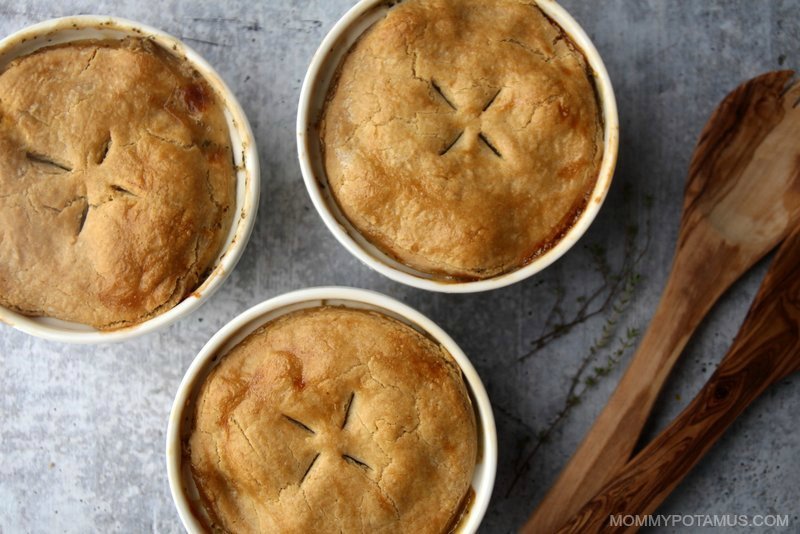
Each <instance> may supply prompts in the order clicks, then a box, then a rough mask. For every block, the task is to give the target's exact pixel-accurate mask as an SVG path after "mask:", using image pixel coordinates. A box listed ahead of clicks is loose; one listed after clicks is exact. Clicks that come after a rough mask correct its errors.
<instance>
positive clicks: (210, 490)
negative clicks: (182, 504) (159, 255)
mask: <svg viewBox="0 0 800 534" xmlns="http://www.w3.org/2000/svg"><path fill="white" fill-rule="evenodd" d="M194 407H195V409H196V411H195V413H194V416H193V417H192V418H191V423H190V424H189V425H188V429H187V435H188V437H187V438H186V439H185V442H184V446H185V449H184V461H185V462H188V463H190V465H191V472H192V476H193V479H194V482H195V484H196V486H197V487H198V489H199V492H200V496H201V498H202V502H203V506H202V510H199V513H198V515H199V516H202V517H204V519H203V521H204V522H205V523H206V526H207V527H208V528H209V529H210V530H214V531H230V532H234V531H235V532H365V533H366V532H370V533H371V532H418V533H426V532H432V533H440V532H443V531H444V530H446V528H447V527H448V525H449V523H450V522H451V520H453V518H457V516H458V514H459V512H460V508H459V505H460V504H461V502H462V499H463V498H464V497H465V496H466V495H468V492H469V491H470V489H471V488H470V482H471V479H472V473H473V470H474V468H475V463H476V454H477V434H476V423H475V416H474V412H473V409H472V404H471V401H470V399H469V396H468V393H467V391H466V387H465V385H464V382H463V379H462V376H461V372H460V370H459V368H458V367H457V364H456V363H455V362H454V360H453V359H452V357H451V356H450V355H449V354H448V353H447V352H446V351H445V350H444V349H443V348H442V347H441V346H440V345H438V344H437V343H435V342H434V341H432V340H431V339H429V338H428V337H426V336H424V335H422V334H421V333H419V332H417V331H416V330H414V329H412V328H411V327H409V326H407V325H405V324H403V323H400V322H399V321H397V320H395V319H391V318H389V317H387V316H385V315H383V314H379V313H375V312H367V311H357V310H353V309H348V308H336V307H319V308H313V309H308V310H302V311H297V312H293V313H290V314H288V315H285V316H282V317H280V318H278V319H277V320H275V321H273V322H271V323H268V324H267V325H265V326H263V327H261V328H260V329H259V330H257V331H255V332H254V333H253V334H251V335H250V336H248V337H247V338H246V339H245V340H244V341H242V342H241V343H240V344H238V345H237V346H236V347H234V348H233V349H232V350H231V351H230V352H229V353H228V354H227V355H225V356H224V357H223V358H222V360H221V362H220V363H219V365H218V366H217V367H215V368H214V370H213V371H212V372H211V374H210V375H209V376H208V377H207V378H206V380H205V381H204V382H203V384H202V386H201V387H200V391H199V394H198V396H197V399H196V401H195V403H194Z"/></svg>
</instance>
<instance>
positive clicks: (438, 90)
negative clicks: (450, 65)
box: [431, 80, 503, 159]
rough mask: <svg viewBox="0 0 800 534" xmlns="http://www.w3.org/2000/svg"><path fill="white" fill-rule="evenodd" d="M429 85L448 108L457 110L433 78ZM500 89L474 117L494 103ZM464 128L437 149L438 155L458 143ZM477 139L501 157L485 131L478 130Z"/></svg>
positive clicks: (448, 150) (443, 153) (445, 152)
mask: <svg viewBox="0 0 800 534" xmlns="http://www.w3.org/2000/svg"><path fill="white" fill-rule="evenodd" d="M431 87H432V88H433V90H434V92H436V94H438V95H439V96H440V97H441V99H442V100H443V101H444V103H445V104H447V105H448V106H449V107H450V109H452V110H453V111H456V112H457V111H459V108H458V106H456V104H455V103H454V99H452V98H449V97H448V96H447V95H446V94H445V92H444V91H443V90H442V88H441V87H440V86H439V84H438V83H436V82H435V81H434V80H431ZM500 91H502V89H498V90H497V92H496V93H494V95H492V97H491V98H490V99H489V100H488V101H487V102H486V103H485V104H484V105H483V107H482V108H481V111H480V113H479V114H478V116H477V117H476V118H480V116H481V115H482V114H483V112H485V111H486V110H487V109H489V108H490V107H491V105H492V104H494V101H495V100H497V96H498V95H499V94H500ZM465 130H466V128H465V127H462V128H461V130H460V131H459V132H458V133H457V134H456V135H455V136H454V137H453V138H452V139H451V140H450V141H449V142H448V143H447V144H446V145H445V146H444V147H443V148H442V149H441V150H440V151H439V155H440V156H444V155H445V154H447V153H448V152H450V150H451V149H452V148H453V147H454V146H455V145H456V143H458V141H459V140H460V139H461V138H462V137H463V136H464V131H465ZM478 140H479V141H481V142H482V143H483V144H484V145H486V147H487V148H488V149H489V150H491V151H492V153H493V154H494V155H495V156H497V157H498V158H501V159H502V158H503V155H502V154H501V153H500V151H499V150H498V149H497V147H496V146H495V145H494V143H492V142H491V141H490V140H489V137H488V136H487V135H486V133H485V132H483V131H482V130H481V131H479V132H478Z"/></svg>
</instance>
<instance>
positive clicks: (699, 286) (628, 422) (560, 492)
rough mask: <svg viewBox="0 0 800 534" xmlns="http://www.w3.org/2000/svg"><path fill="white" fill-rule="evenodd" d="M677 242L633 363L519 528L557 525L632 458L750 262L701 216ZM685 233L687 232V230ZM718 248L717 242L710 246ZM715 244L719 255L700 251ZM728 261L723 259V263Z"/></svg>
mask: <svg viewBox="0 0 800 534" xmlns="http://www.w3.org/2000/svg"><path fill="white" fill-rule="evenodd" d="M694 224H695V225H696V226H695V227H693V228H692V231H691V232H687V233H686V234H684V235H687V234H688V237H686V238H685V239H683V240H681V242H679V243H678V249H677V252H676V254H675V260H674V262H673V266H672V274H671V275H670V278H669V280H668V282H667V286H666V288H665V290H664V294H663V296H662V298H661V302H660V303H659V305H658V309H657V310H656V313H655V315H654V316H653V319H652V321H651V322H650V326H649V328H648V330H647V332H646V333H645V335H644V337H643V338H642V341H641V344H640V345H639V347H638V349H637V351H636V353H635V354H634V356H633V358H632V360H631V363H630V365H629V367H628V369H627V371H626V372H625V374H624V375H623V377H622V379H621V380H620V383H619V385H618V386H617V388H616V390H615V391H614V393H613V394H612V396H611V398H610V399H609V401H608V404H607V405H606V406H605V408H604V409H603V411H602V412H601V413H600V415H599V416H598V417H597V419H596V420H595V423H594V425H593V426H592V428H591V429H590V430H589V432H588V433H587V434H586V436H585V437H584V439H583V441H582V442H581V445H580V446H579V447H578V450H577V451H576V452H575V454H574V455H573V456H572V458H571V459H570V461H569V463H568V464H567V466H566V467H565V468H564V470H563V471H562V472H561V474H560V475H559V478H558V479H557V480H556V483H555V484H554V485H553V486H552V487H551V488H550V491H549V492H548V493H547V495H545V497H544V499H543V500H542V502H541V503H540V504H539V507H538V508H537V509H536V511H535V512H534V514H533V515H532V516H531V517H530V519H529V520H528V522H527V523H526V524H525V526H524V527H523V528H522V530H521V532H523V533H524V534H547V533H551V532H554V531H555V529H556V528H558V527H559V526H560V525H561V524H563V522H564V521H565V520H566V519H567V518H569V517H571V516H572V515H573V514H575V513H576V512H577V511H578V510H580V508H581V507H582V506H583V505H584V504H585V503H586V502H587V501H588V500H589V499H591V498H592V496H594V495H595V494H596V493H597V492H598V491H600V489H601V488H602V487H603V486H604V485H605V484H606V483H607V482H608V481H609V480H611V478H612V477H613V476H614V475H615V474H616V473H617V471H618V470H619V469H621V468H622V467H623V466H624V465H625V464H626V463H627V462H628V460H629V459H630V457H631V453H632V452H633V449H634V447H635V446H636V442H637V440H638V438H639V435H640V433H641V431H642V429H643V428H644V426H645V423H646V422H647V418H648V416H649V415H650V412H651V410H652V408H653V405H654V403H655V401H656V399H657V397H658V393H659V392H660V391H661V388H662V386H663V385H664V383H665V382H666V379H667V377H668V376H669V373H670V371H671V370H672V367H673V366H674V364H675V362H676V361H677V359H678V357H679V356H680V354H681V352H682V351H683V349H684V347H685V346H686V343H687V342H688V340H689V338H690V337H691V335H692V334H693V333H694V331H695V330H696V329H697V326H698V325H699V324H700V322H701V321H702V319H703V317H705V315H706V314H707V313H708V310H709V309H710V308H711V306H712V305H713V304H714V303H715V302H716V301H717V299H718V298H719V296H720V295H721V294H722V293H723V292H724V291H725V290H727V288H728V287H729V286H730V285H731V284H732V283H733V282H734V281H735V279H736V278H738V276H739V273H741V272H743V271H744V270H745V269H747V267H749V265H742V266H732V265H730V264H731V263H736V262H737V261H741V260H740V256H739V255H737V254H736V253H735V251H726V250H719V249H720V248H723V247H725V245H721V244H720V239H719V237H718V236H716V235H715V234H714V232H715V230H714V229H713V228H711V227H710V226H708V225H707V223H706V222H705V221H704V220H702V219H697V220H695V221H694ZM682 233H683V232H682ZM712 247H713V248H712ZM714 249H718V250H717V251H716V252H718V253H717V254H713V253H705V252H704V253H703V254H698V253H697V251H709V250H714ZM723 261H724V262H726V264H725V265H723V264H722V262H723Z"/></svg>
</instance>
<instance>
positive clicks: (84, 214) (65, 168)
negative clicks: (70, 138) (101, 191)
mask: <svg viewBox="0 0 800 534" xmlns="http://www.w3.org/2000/svg"><path fill="white" fill-rule="evenodd" d="M110 150H111V133H110V132H109V134H108V137H107V138H106V140H105V141H104V142H103V143H101V144H100V145H98V150H97V151H96V154H95V155H94V157H93V158H92V161H93V163H94V165H95V166H97V167H100V166H102V165H103V163H104V162H105V161H106V158H107V157H108V153H109V151H110ZM25 157H26V159H27V160H28V161H29V162H30V163H31V164H32V165H34V166H35V167H37V168H38V169H40V170H41V171H43V172H46V173H48V174H69V173H72V172H73V170H74V167H73V165H72V164H70V163H69V162H65V161H61V160H59V159H58V158H55V157H52V156H49V155H47V154H43V153H39V152H34V151H32V150H28V151H27V152H25ZM109 188H110V189H111V191H112V195H113V194H121V195H128V196H132V197H136V196H137V195H136V194H135V193H132V192H131V191H129V190H127V189H125V188H124V187H122V186H120V185H117V184H110V185H109ZM95 200H96V202H92V199H91V198H89V197H88V195H86V196H81V197H78V198H76V199H74V200H73V201H81V202H83V204H84V206H83V210H82V211H81V213H80V216H79V218H78V221H77V229H76V232H75V235H76V236H77V235H80V233H81V232H82V231H83V228H84V226H85V225H86V219H87V218H88V217H89V212H90V210H91V208H93V207H96V206H97V205H99V204H100V203H102V202H103V201H104V199H95Z"/></svg>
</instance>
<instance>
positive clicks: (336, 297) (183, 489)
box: [167, 287, 497, 534]
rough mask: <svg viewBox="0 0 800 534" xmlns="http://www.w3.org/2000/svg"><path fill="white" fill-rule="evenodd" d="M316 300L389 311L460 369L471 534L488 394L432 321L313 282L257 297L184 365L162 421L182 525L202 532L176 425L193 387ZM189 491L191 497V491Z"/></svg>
mask: <svg viewBox="0 0 800 534" xmlns="http://www.w3.org/2000/svg"><path fill="white" fill-rule="evenodd" d="M322 305H334V306H347V307H351V308H358V309H368V310H375V311H379V312H382V313H385V314H386V315H389V316H391V317H394V318H396V319H398V320H400V321H403V322H404V323H406V324H408V325H410V326H412V327H413V328H415V329H417V330H419V331H421V332H423V333H425V334H427V335H429V336H430V337H432V338H433V339H434V340H436V341H437V342H438V343H440V344H441V345H442V346H443V347H444V348H445V349H447V351H448V352H449V353H450V354H451V355H452V356H453V358H454V359H455V360H456V362H457V363H458V365H459V366H460V367H461V371H462V373H463V375H464V379H465V382H466V384H467V389H468V391H469V394H470V397H471V398H472V404H473V407H474V408H475V416H476V421H477V423H478V463H477V465H476V467H475V474H474V476H473V479H472V488H473V490H474V491H475V498H474V500H473V502H472V505H471V506H469V507H468V510H467V512H466V513H465V515H464V516H463V518H462V520H461V522H460V523H459V527H458V532H459V533H465V534H471V533H474V532H476V531H477V530H478V525H480V522H481V520H482V519H483V515H484V513H485V512H486V508H487V506H488V505H489V499H490V498H491V496H492V489H493V488H494V478H495V472H496V470H497V431H496V429H495V424H494V416H493V415H492V407H491V404H490V403H489V397H488V396H487V395H486V390H485V389H484V387H483V383H482V382H481V379H480V377H479V376H478V373H477V372H476V371H475V368H474V367H472V364H471V363H470V361H469V359H468V358H467V356H466V355H465V354H464V352H463V351H462V350H461V349H460V348H459V347H458V345H457V344H456V342H455V341H453V339H452V338H451V337H450V336H448V335H447V334H446V333H445V332H444V330H442V329H441V328H439V327H438V326H437V325H436V324H435V323H434V322H433V321H431V320H430V319H428V318H427V317H425V316H424V315H422V314H421V313H419V312H418V311H416V310H414V309H413V308H410V307H408V306H406V305H405V304H402V303H400V302H398V301H396V300H394V299H392V298H390V297H387V296H385V295H382V294H380V293H375V292H373V291H366V290H363V289H353V288H349V287H319V288H311V289H303V290H300V291H294V292H291V293H287V294H284V295H281V296H278V297H275V298H273V299H270V300H268V301H266V302H262V303H261V304H258V305H257V306H254V307H252V308H250V309H249V310H247V311H246V312H244V313H242V314H241V315H239V316H238V317H236V318H235V319H233V320H232V321H231V322H229V323H228V324H227V325H225V326H224V327H223V328H222V330H220V331H219V332H217V333H216V334H215V335H214V337H212V338H211V340H210V341H209V342H208V343H206V345H205V346H204V347H203V349H202V350H201V351H200V353H199V354H198V355H197V357H196V358H195V359H194V361H193V362H192V364H191V366H190V367H189V370H188V371H186V375H184V377H183V380H182V381H181V385H180V386H179V387H178V393H177V395H176V396H175V401H174V403H173V405H172V411H171V412H170V415H169V425H168V427H167V476H168V478H169V487H170V490H171V492H172V498H173V500H174V501H175V506H176V507H177V508H178V514H179V515H180V518H181V521H183V525H184V526H185V527H186V530H187V531H189V532H190V533H191V534H194V533H201V532H204V530H203V527H202V526H201V524H200V522H199V521H198V519H197V517H196V516H195V515H194V513H193V512H192V504H191V502H192V501H193V500H196V499H198V497H196V495H197V493H196V492H197V490H196V488H194V485H193V483H192V481H191V480H192V479H191V474H190V472H189V468H188V466H184V465H183V463H182V445H181V443H182V440H183V435H182V431H183V430H185V429H186V428H187V426H186V425H187V419H188V417H189V414H190V412H189V411H188V410H187V407H189V406H191V403H192V401H193V399H194V397H195V396H196V394H197V389H198V388H199V386H200V385H201V384H202V382H203V380H204V379H205V377H206V376H207V375H208V373H209V372H210V371H211V369H212V368H213V367H214V366H215V365H216V364H217V363H218V362H219V360H220V357H222V356H224V355H225V354H226V353H227V352H228V351H229V350H230V349H231V348H233V347H234V346H235V345H236V344H237V343H239V342H240V341H241V340H243V339H244V338H245V337H247V335H249V334H250V333H251V332H253V331H254V330H256V329H257V328H258V327H259V326H261V325H263V324H265V323H267V322H268V321H271V320H273V319H275V318H277V317H280V316H281V315H284V314H287V313H289V312H292V311H295V310H299V309H303V308H311V307H316V306H322ZM193 495H194V497H193Z"/></svg>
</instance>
